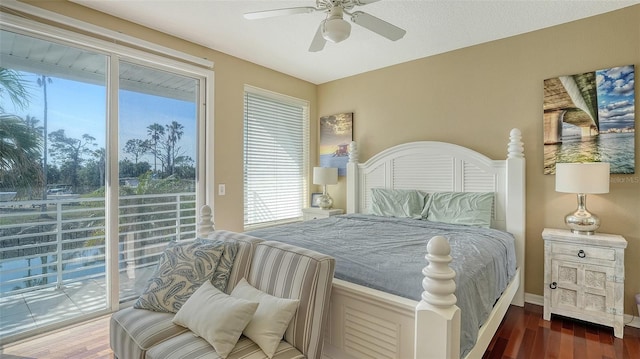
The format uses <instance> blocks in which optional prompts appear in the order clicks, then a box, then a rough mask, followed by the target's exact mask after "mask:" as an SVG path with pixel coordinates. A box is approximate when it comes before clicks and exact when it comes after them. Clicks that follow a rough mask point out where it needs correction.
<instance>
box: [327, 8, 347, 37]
mask: <svg viewBox="0 0 640 359" xmlns="http://www.w3.org/2000/svg"><path fill="white" fill-rule="evenodd" d="M350 34H351V24H350V23H349V22H348V21H345V20H344V19H343V18H342V8H341V7H334V8H332V9H331V11H330V12H329V17H328V18H327V19H326V20H324V21H323V22H322V37H324V38H325V40H327V41H331V42H334V43H337V42H340V41H343V40H346V39H347V38H348V37H349V35H350Z"/></svg>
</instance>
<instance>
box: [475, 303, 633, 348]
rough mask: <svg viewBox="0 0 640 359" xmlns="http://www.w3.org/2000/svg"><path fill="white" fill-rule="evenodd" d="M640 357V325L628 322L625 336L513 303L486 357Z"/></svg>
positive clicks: (537, 307) (611, 330)
mask: <svg viewBox="0 0 640 359" xmlns="http://www.w3.org/2000/svg"><path fill="white" fill-rule="evenodd" d="M497 358H501V359H516V358H523V359H529V358H534V359H537V358H558V359H582V358H585V359H590V358H598V359H614V358H629V359H639V358H640V329H638V328H633V327H629V326H626V327H625V328H624V339H618V338H616V337H614V336H613V329H611V328H609V327H604V326H600V325H595V324H591V323H586V322H582V321H578V320H574V319H570V318H564V317H561V316H555V315H552V316H551V321H546V320H544V319H542V307H541V306H538V305H533V304H525V306H524V308H521V307H515V306H511V307H509V310H508V311H507V315H506V316H505V318H504V320H503V321H502V324H501V325H500V327H499V328H498V332H497V333H496V335H495V336H494V337H493V340H492V341H491V343H490V344H489V348H487V351H486V352H485V354H484V357H483V359H497Z"/></svg>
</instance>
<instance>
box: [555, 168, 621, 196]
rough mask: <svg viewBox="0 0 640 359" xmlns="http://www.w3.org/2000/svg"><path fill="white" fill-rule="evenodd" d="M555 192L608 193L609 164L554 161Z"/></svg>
mask: <svg viewBox="0 0 640 359" xmlns="http://www.w3.org/2000/svg"><path fill="white" fill-rule="evenodd" d="M556 192H567V193H609V164H608V163H606V162H589V163H556Z"/></svg>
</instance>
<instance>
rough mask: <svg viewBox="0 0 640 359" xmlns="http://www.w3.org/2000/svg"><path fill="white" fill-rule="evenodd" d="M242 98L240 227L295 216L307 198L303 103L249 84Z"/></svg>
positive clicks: (305, 107) (306, 134)
mask: <svg viewBox="0 0 640 359" xmlns="http://www.w3.org/2000/svg"><path fill="white" fill-rule="evenodd" d="M244 100H245V101H244V225H245V228H247V227H251V226H257V225H270V224H275V223H279V222H287V221H292V220H297V219H300V218H301V216H302V207H303V206H304V204H305V203H306V198H307V185H306V173H307V158H308V157H309V156H308V155H307V149H308V142H309V141H308V137H309V136H308V132H309V131H308V125H307V123H308V122H309V120H308V117H309V116H308V107H309V106H308V103H307V102H306V101H302V100H298V99H294V98H290V97H286V96H283V95H278V94H274V93H270V92H266V91H262V90H259V89H255V88H250V87H247V88H245V96H244Z"/></svg>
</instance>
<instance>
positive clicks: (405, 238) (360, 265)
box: [247, 214, 516, 356]
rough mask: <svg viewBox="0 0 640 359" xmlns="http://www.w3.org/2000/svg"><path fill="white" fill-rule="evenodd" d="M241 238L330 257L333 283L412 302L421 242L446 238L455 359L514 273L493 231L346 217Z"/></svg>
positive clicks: (506, 244)
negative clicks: (457, 324) (457, 328)
mask: <svg viewBox="0 0 640 359" xmlns="http://www.w3.org/2000/svg"><path fill="white" fill-rule="evenodd" d="M247 233H248V234H250V235H252V236H255V237H258V238H263V239H266V240H275V241H279V242H285V243H290V244H294V245H297V246H300V247H304V248H309V249H313V250H315V251H318V252H321V253H325V254H329V255H331V256H333V257H335V259H336V270H335V278H338V279H342V280H346V281H349V282H352V283H356V284H360V285H363V286H366V287H370V288H374V289H378V290H382V291H384V292H387V293H392V294H395V295H399V296H402V297H405V298H409V299H413V300H416V301H419V300H420V299H421V297H420V296H421V293H422V291H423V289H422V279H423V275H422V268H424V267H425V266H426V265H427V262H426V259H425V258H424V256H425V254H426V246H427V243H428V241H429V239H431V238H432V237H433V236H436V235H441V236H444V237H446V238H447V239H449V243H450V245H451V256H452V257H453V261H452V262H451V267H452V268H453V269H454V270H455V271H456V279H455V281H456V286H457V288H456V293H455V295H456V297H457V298H458V303H457V305H458V307H460V309H461V311H462V319H461V324H462V328H461V337H462V339H461V348H460V352H461V354H462V356H464V355H466V353H467V352H468V351H469V350H470V349H471V348H472V347H473V345H474V344H475V341H476V337H477V334H478V328H479V327H480V326H481V325H482V324H483V323H484V321H485V320H486V319H487V317H488V315H489V313H490V312H491V310H492V308H493V305H494V303H495V301H496V300H497V299H498V298H499V297H500V295H501V294H502V292H503V291H504V289H505V288H506V286H507V284H508V283H509V281H510V280H511V279H512V277H513V276H514V274H515V270H516V256H515V247H514V238H513V236H512V235H511V234H509V233H506V232H502V231H498V230H494V229H485V228H477V227H470V226H461V225H451V224H445V223H436V222H429V221H422V220H415V219H405V218H389V217H379V216H371V215H363V214H349V215H342V216H333V217H329V218H326V219H318V220H312V221H304V222H297V223H293V224H287V225H282V226H276V227H270V228H265V229H259V230H254V231H250V232H247Z"/></svg>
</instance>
